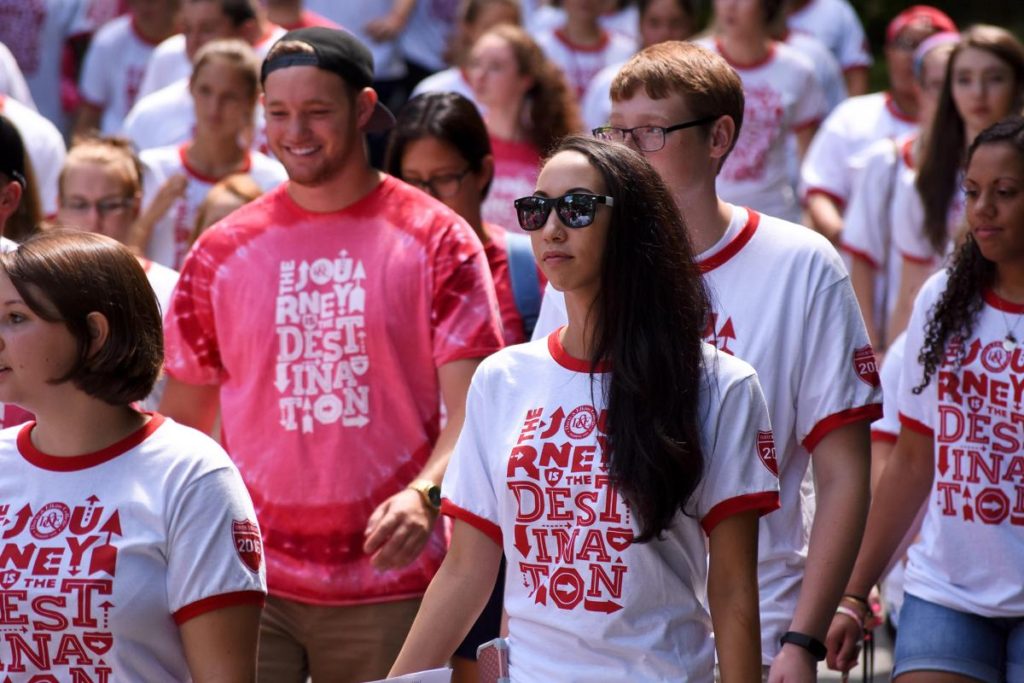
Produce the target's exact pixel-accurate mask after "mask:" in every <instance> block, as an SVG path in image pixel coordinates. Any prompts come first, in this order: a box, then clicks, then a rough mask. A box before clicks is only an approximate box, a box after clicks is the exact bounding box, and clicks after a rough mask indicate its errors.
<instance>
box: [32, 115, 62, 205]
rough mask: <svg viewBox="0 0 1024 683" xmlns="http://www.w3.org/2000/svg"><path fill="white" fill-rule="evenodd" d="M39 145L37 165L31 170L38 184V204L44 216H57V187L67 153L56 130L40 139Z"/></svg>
mask: <svg viewBox="0 0 1024 683" xmlns="http://www.w3.org/2000/svg"><path fill="white" fill-rule="evenodd" d="M40 142H41V144H40V145H39V147H38V148H37V152H38V154H39V161H40V163H39V164H33V167H32V170H33V171H34V172H35V174H36V182H37V183H38V184H39V202H40V204H41V205H42V208H43V214H44V215H46V216H55V215H57V186H58V185H59V183H58V179H59V178H60V170H61V169H62V168H64V158H65V157H67V154H68V151H67V148H65V147H64V139H63V138H62V137H61V136H60V133H58V132H57V131H56V130H54V131H53V134H52V135H47V136H45V140H44V139H42V138H41V140H40Z"/></svg>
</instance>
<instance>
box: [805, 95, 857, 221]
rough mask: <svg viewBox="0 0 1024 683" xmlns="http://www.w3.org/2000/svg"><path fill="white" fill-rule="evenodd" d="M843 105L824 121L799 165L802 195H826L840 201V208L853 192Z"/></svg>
mask: <svg viewBox="0 0 1024 683" xmlns="http://www.w3.org/2000/svg"><path fill="white" fill-rule="evenodd" d="M849 101H850V100H847V103H848V102H849ZM844 104H846V103H844ZM844 104H841V105H839V106H838V107H836V108H835V109H834V110H833V111H832V114H831V115H829V116H828V118H826V119H825V122H824V123H823V124H822V125H821V127H820V128H819V129H818V132H817V133H815V135H814V139H813V140H812V141H811V144H810V146H809V147H808V148H807V154H806V155H805V156H804V160H803V163H802V164H801V165H800V186H801V195H802V196H803V197H804V198H806V197H807V196H809V195H811V194H815V193H819V194H823V195H825V196H827V197H829V198H831V199H832V200H833V201H835V202H837V203H838V204H839V206H840V208H843V207H845V206H846V202H847V200H848V199H849V196H850V189H851V187H850V172H849V169H848V167H847V154H846V139H845V136H844V134H843V132H842V129H843V127H844V126H845V122H844V121H843V116H842V115H843V107H844Z"/></svg>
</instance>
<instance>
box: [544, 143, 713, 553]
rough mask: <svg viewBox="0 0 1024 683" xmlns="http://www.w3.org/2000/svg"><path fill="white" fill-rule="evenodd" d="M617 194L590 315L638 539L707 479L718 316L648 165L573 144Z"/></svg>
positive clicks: (622, 485)
mask: <svg viewBox="0 0 1024 683" xmlns="http://www.w3.org/2000/svg"><path fill="white" fill-rule="evenodd" d="M563 151H574V152H579V153H580V154H583V155H584V156H585V157H587V159H589V160H590V163H591V165H592V166H593V167H594V168H595V169H596V170H597V171H598V172H599V173H600V174H601V176H602V178H603V179H604V182H605V187H606V188H607V192H608V194H609V195H611V196H612V197H614V199H615V204H614V205H613V206H612V209H611V210H612V214H611V228H610V230H609V231H608V238H607V243H606V245H605V249H604V255H603V262H602V267H601V276H600V289H599V292H598V295H597V299H596V300H595V302H594V304H593V308H592V310H591V311H590V315H591V316H592V317H593V320H594V321H595V326H594V347H593V354H592V356H591V358H590V362H591V367H592V368H593V369H596V368H597V365H598V363H602V362H610V365H611V373H610V379H606V381H605V382H604V384H603V391H604V394H605V398H606V401H607V406H608V417H607V423H606V427H607V429H606V431H607V435H608V453H609V455H608V471H609V474H610V476H611V479H612V482H613V483H614V484H615V486H616V487H617V488H618V489H619V491H620V492H621V493H622V495H623V497H624V498H625V499H626V500H627V501H628V502H629V504H630V506H631V508H632V509H633V511H634V513H635V514H636V516H637V520H638V523H639V527H640V533H639V535H638V536H637V537H636V539H635V541H636V542H638V543H643V542H646V541H650V540H652V539H655V538H659V537H660V536H661V534H662V532H664V531H665V530H666V529H668V528H669V527H670V526H671V524H672V520H673V518H674V517H675V515H676V514H677V513H679V512H680V511H681V510H684V508H685V506H686V504H687V502H688V501H689V500H690V497H691V496H692V494H693V492H694V490H695V489H696V487H697V485H698V484H699V483H700V480H701V478H702V477H703V475H704V454H703V451H702V449H701V441H700V434H701V431H700V416H699V414H698V413H699V408H698V405H699V398H700V395H701V392H702V391H703V390H704V386H705V378H706V374H705V368H704V355H703V349H702V343H701V337H702V332H703V329H704V326H705V323H706V320H707V317H708V312H709V310H710V303H709V298H708V293H707V290H706V289H705V286H704V282H703V280H702V278H701V276H700V273H699V271H698V269H697V267H696V265H695V264H694V261H693V249H692V247H691V245H690V242H689V238H688V237H687V235H688V232H687V230H686V226H685V223H684V222H683V217H682V216H681V215H680V214H679V212H678V210H677V209H676V205H675V202H673V201H672V196H671V195H670V194H669V191H668V189H667V188H666V187H665V184H664V183H663V182H662V180H661V177H660V176H659V175H658V173H657V171H655V170H654V169H653V168H652V167H651V165H650V164H649V163H648V162H647V160H646V159H644V157H643V156H642V155H640V154H639V153H637V152H635V151H633V150H631V149H629V148H628V147H626V146H624V145H621V144H614V143H608V142H602V141H599V140H595V139H592V138H585V137H577V136H573V137H569V138H566V139H565V140H563V141H562V142H561V143H560V144H559V145H558V147H557V148H556V149H555V153H558V152H563Z"/></svg>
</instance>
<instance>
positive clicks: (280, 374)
mask: <svg viewBox="0 0 1024 683" xmlns="http://www.w3.org/2000/svg"><path fill="white" fill-rule="evenodd" d="M274 387H276V388H277V391H278V392H279V393H282V394H283V393H284V390H285V389H287V388H288V364H287V363H278V364H277V379H275V380H274Z"/></svg>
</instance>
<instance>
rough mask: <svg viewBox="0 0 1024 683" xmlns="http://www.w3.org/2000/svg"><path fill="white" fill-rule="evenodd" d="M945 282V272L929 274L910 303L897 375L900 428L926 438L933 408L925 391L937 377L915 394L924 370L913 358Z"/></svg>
mask: <svg viewBox="0 0 1024 683" xmlns="http://www.w3.org/2000/svg"><path fill="white" fill-rule="evenodd" d="M946 280H947V274H946V272H945V271H940V272H938V273H936V274H934V275H932V276H931V277H930V278H929V279H928V281H927V282H925V284H924V285H923V286H922V287H921V291H920V292H919V293H918V295H917V299H915V300H914V310H913V312H911V314H910V322H909V323H908V324H907V333H906V345H905V346H904V349H903V365H902V371H901V373H900V388H899V397H898V399H897V407H898V408H899V418H900V425H901V426H903V427H905V428H907V429H911V430H913V431H915V432H918V433H921V434H927V435H928V436H931V434H932V431H933V430H934V428H935V425H934V423H933V416H934V414H935V406H934V405H933V399H932V396H933V395H934V393H932V392H930V391H929V390H930V389H931V385H932V384H934V383H935V382H937V381H938V378H937V377H936V376H935V375H932V377H931V380H930V384H929V386H928V387H926V388H925V389H924V390H923V391H922V392H921V393H920V394H915V393H914V387H917V386H920V384H921V382H922V380H923V379H924V367H923V366H922V365H921V364H920V363H919V362H918V360H917V359H918V356H919V355H920V354H921V350H922V349H923V347H924V339H925V330H926V327H927V325H928V317H929V316H928V313H929V310H930V309H931V307H932V306H933V305H934V304H935V302H936V301H938V299H939V297H940V295H941V294H942V291H943V289H944V288H945V284H946ZM948 344H949V342H947V347H948Z"/></svg>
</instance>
